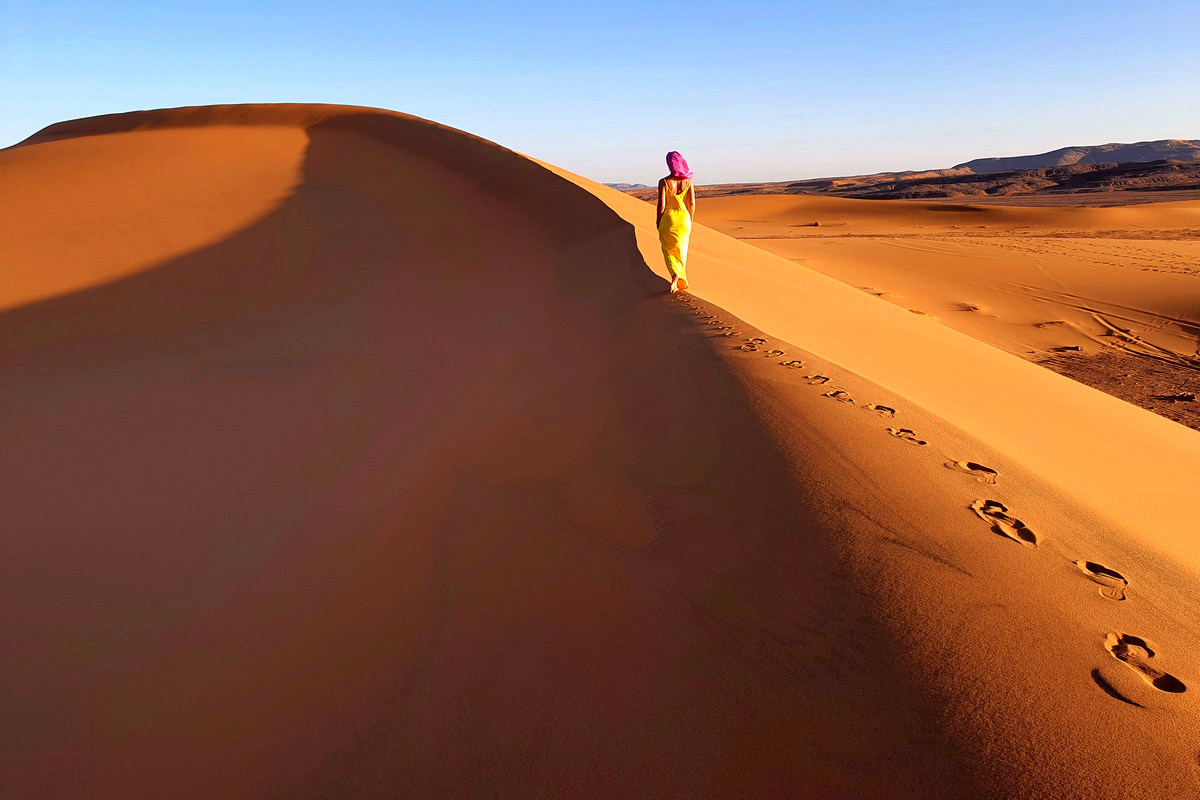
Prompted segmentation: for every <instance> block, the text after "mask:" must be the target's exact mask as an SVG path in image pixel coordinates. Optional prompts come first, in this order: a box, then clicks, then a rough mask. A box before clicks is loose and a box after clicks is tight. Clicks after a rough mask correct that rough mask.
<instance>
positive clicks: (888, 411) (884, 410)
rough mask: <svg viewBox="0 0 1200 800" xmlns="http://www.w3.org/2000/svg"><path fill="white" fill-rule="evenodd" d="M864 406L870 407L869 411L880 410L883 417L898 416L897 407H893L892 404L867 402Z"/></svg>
mask: <svg viewBox="0 0 1200 800" xmlns="http://www.w3.org/2000/svg"><path fill="white" fill-rule="evenodd" d="M863 408H865V409H868V410H869V411H878V412H879V416H881V417H894V416H896V409H894V408H892V407H891V406H881V405H879V404H878V403H867V404H866V405H865V406H863Z"/></svg>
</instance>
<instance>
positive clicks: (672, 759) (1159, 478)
mask: <svg viewBox="0 0 1200 800" xmlns="http://www.w3.org/2000/svg"><path fill="white" fill-rule="evenodd" d="M768 199H770V200H772V201H774V202H781V201H791V200H793V198H768ZM807 201H808V202H820V203H830V202H834V201H832V200H829V199H826V198H817V199H816V200H815V201H813V200H812V199H811V198H809V199H807ZM710 202H712V203H714V204H715V201H710ZM840 202H841V203H846V202H848V201H840ZM704 208H705V206H704V205H703V204H701V206H700V209H701V210H700V213H701V220H702V221H703V219H704V217H703V215H704V214H705V213H706V212H705V211H704ZM939 208H940V211H939V212H937V213H939V214H943V215H945V216H946V218H947V219H949V218H951V217H953V218H955V219H961V220H962V222H961V223H949V224H962V225H966V224H976V223H974V222H973V220H976V219H979V218H982V217H981V216H980V214H981V212H978V211H976V210H973V209H972V208H970V207H966V206H961V207H959V206H950V205H945V206H940V207H939ZM715 210H716V207H715V205H713V206H712V208H711V209H710V211H709V212H708V213H710V214H712V219H713V220H714V221H715V220H716V218H717V217H716V214H715V213H714V212H715ZM759 211H761V209H760V210H757V211H755V214H756V215H757V216H758V217H759V218H762V217H763V216H764V215H763V214H760V213H759ZM811 211H812V209H807V210H804V211H803V213H802V217H803V219H804V221H803V222H801V223H799V224H807V221H808V218H809V217H810V216H812V213H811ZM773 213H776V214H777V218H776V219H774V222H775V223H776V224H779V225H781V226H788V225H792V224H793V222H794V221H795V220H796V219H797V217H796V214H797V213H799V212H797V211H796V210H795V209H790V208H786V207H783V206H780V207H779V208H777V209H775V212H773ZM1179 213H1181V214H1182V213H1184V212H1183V211H1180V212H1179ZM820 214H821V216H823V217H825V218H826V219H828V218H829V213H828V212H827V211H821V212H820ZM1010 216H1011V215H1010ZM985 224H986V223H985ZM1131 224H1132V223H1131ZM821 230H824V228H822V229H821ZM0 241H3V242H4V247H3V248H0V274H2V275H3V278H4V279H3V281H2V282H0V308H3V311H2V312H0V436H2V437H3V441H4V446H3V447H2V448H0V548H2V549H0V553H2V554H3V558H0V570H2V571H3V574H2V575H0V615H2V619H3V626H4V658H3V659H0V715H2V716H3V719H4V726H5V734H4V740H5V742H4V748H3V749H2V751H0V776H3V777H2V778H0V781H2V782H3V785H2V791H0V793H2V794H3V795H4V796H5V797H13V798H39V800H42V799H48V798H80V797H87V798H130V797H159V796H161V797H172V798H190V797H195V798H211V797H285V798H310V797H311V798H328V797H337V798H359V797H362V798H366V797H395V796H403V797H431V798H435V797H436V798H442V797H447V798H448V797H505V798H507V797H511V798H530V797H546V798H562V797H614V798H617V797H619V798H635V797H647V798H649V797H654V798H663V797H670V798H696V797H811V798H877V797H887V798H912V799H913V800H916V799H917V798H920V799H921V800H934V799H944V800H964V799H965V798H971V799H973V798H987V799H988V800H1001V798H1003V799H1004V800H1014V799H1015V800H1036V799H1040V798H1047V797H1063V798H1068V797H1070V798H1083V797H1094V796H1097V794H1103V795H1104V796H1113V797H1122V798H1137V799H1144V800H1149V799H1150V798H1165V797H1170V798H1183V797H1189V796H1192V795H1194V793H1195V789H1196V786H1197V761H1196V743H1197V742H1200V540H1198V538H1197V530H1196V522H1195V511H1194V505H1195V503H1194V497H1195V476H1196V475H1197V474H1200V433H1197V432H1195V431H1192V430H1189V429H1188V428H1186V427H1184V426H1181V425H1178V424H1176V423H1174V422H1172V421H1170V420H1167V419H1163V418H1162V417H1160V416H1157V415H1155V414H1152V413H1150V412H1148V411H1145V410H1143V409H1140V408H1137V407H1135V406H1133V405H1130V404H1129V403H1125V402H1123V401H1120V400H1117V399H1115V398H1113V397H1111V396H1109V395H1107V394H1104V393H1102V392H1099V391H1096V390H1094V389H1092V388H1089V387H1088V386H1084V385H1082V384H1080V383H1077V382H1075V381H1072V380H1069V379H1067V378H1064V377H1062V376H1060V375H1057V374H1054V373H1053V372H1051V371H1049V370H1046V369H1044V368H1042V367H1040V366H1038V365H1036V364H1031V363H1029V362H1027V361H1025V360H1023V359H1022V358H1020V357H1018V356H1016V355H1013V354H1012V353H1010V352H1005V350H1004V349H1001V348H998V347H996V346H993V345H991V344H989V343H987V342H985V341H981V340H980V339H978V338H974V337H972V336H968V335H964V334H963V333H961V332H959V331H956V330H953V329H951V328H949V327H946V326H944V325H939V324H938V323H937V322H936V321H935V320H933V319H930V318H929V316H928V315H925V314H919V313H913V311H912V310H910V309H909V308H902V307H898V306H897V305H896V304H894V303H892V302H888V301H887V299H885V298H881V297H878V296H875V295H873V294H869V293H867V292H864V291H862V290H860V289H859V288H855V287H853V286H850V285H847V284H846V283H844V282H842V281H841V280H839V279H837V278H835V277H832V276H830V275H827V274H823V273H822V271H820V270H817V269H812V268H810V267H809V266H807V265H805V264H803V263H799V262H798V261H795V260H789V259H788V258H784V257H781V256H779V255H776V254H773V253H769V252H767V251H765V250H763V249H760V248H757V247H754V246H752V245H750V244H747V243H745V242H740V241H737V240H736V239H734V238H732V237H730V236H727V235H725V234H722V233H719V232H717V231H715V230H713V229H711V228H707V227H704V226H699V227H698V228H697V230H696V231H695V233H694V235H693V239H692V251H691V256H690V259H689V261H690V263H689V271H690V273H691V277H692V278H693V289H694V292H695V293H694V294H691V295H683V296H671V295H668V294H666V292H665V289H666V286H667V282H666V280H665V279H664V270H663V266H662V262H661V256H660V253H659V251H658V245H657V238H656V233H655V230H654V209H653V208H652V207H651V206H650V205H648V204H647V203H643V202H641V201H639V200H636V199H634V198H632V197H630V196H628V195H626V194H623V193H621V192H618V191H616V190H613V189H611V188H608V187H604V186H601V185H599V184H596V183H593V182H591V181H587V180H585V179H583V178H580V177H578V176H575V175H572V174H570V173H567V172H565V171H563V170H560V169H557V168H555V167H552V166H550V165H546V164H541V163H540V162H536V161H534V160H532V159H530V158H527V157H525V156H522V155H520V154H517V153H514V152H512V151H510V150H507V149H505V148H503V147H501V146H499V145H496V144H494V143H492V142H488V141H486V140H483V139H480V138H477V137H474V136H471V135H469V134H467V133H463V132H461V131H456V130H453V129H450V128H446V127H443V126H439V125H437V124H434V123H432V122H429V121H426V120H422V119H419V118H415V117H410V116H406V115H403V114H397V113H394V112H387V111H381V110H377V109H366V108H348V107H337V106H308V105H280V106H222V107H207V108H187V109H172V110H164V111H152V112H138V113H133V114H121V115H113V116H107V117H96V118H91V119H86V120H76V121H72V122H68V123H61V124H59V125H55V126H51V127H50V128H48V129H46V130H45V131H42V132H41V133H39V134H37V135H35V136H34V137H32V138H31V139H29V140H27V141H26V142H24V143H22V144H21V145H19V146H16V147H13V148H9V149H7V150H3V151H0ZM997 291H999V290H997ZM956 299H957V298H956ZM971 299H972V298H971V297H970V296H967V295H964V296H963V297H962V300H963V301H970V300H971ZM1060 301H1061V302H1065V300H1062V298H1060ZM1137 302H1138V301H1136V300H1135V299H1133V298H1130V299H1129V300H1128V302H1127V304H1128V305H1131V306H1132V305H1136V304H1137ZM981 305H985V304H983V303H981ZM916 310H917V311H921V310H923V309H920V308H917V309H916ZM980 311H983V312H984V313H986V311H985V310H984V309H980ZM963 313H968V312H963ZM971 313H976V312H971Z"/></svg>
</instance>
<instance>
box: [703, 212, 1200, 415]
mask: <svg viewBox="0 0 1200 800" xmlns="http://www.w3.org/2000/svg"><path fill="white" fill-rule="evenodd" d="M1047 202H1049V203H1050V204H1049V205H1047ZM1062 202H1063V199H1062V198H1051V199H1050V200H1049V201H1048V200H1046V199H1042V200H1041V204H1040V205H1033V204H1029V205H1023V206H1020V207H1008V206H1005V205H999V204H962V203H951V202H945V201H936V202H930V201H909V200H889V201H878V200H845V199H829V198H809V197H796V196H783V195H775V196H770V197H760V196H739V197H714V198H708V199H706V200H705V201H704V207H703V209H702V210H700V212H699V213H700V214H701V215H702V217H701V221H703V222H705V223H706V224H708V225H710V226H712V227H714V228H716V229H717V230H719V231H721V232H723V233H727V234H729V235H731V236H735V237H737V238H739V239H744V240H746V241H748V242H750V243H752V244H754V245H756V246H758V247H761V248H763V249H764V250H767V251H769V252H772V253H775V254H777V255H780V256H783V257H785V258H788V259H790V260H792V261H794V262H795V263H797V264H799V265H801V266H804V267H806V268H810V269H815V270H818V271H820V272H822V273H824V274H826V275H830V276H832V277H836V278H838V279H839V280H843V281H845V282H846V283H848V284H850V285H852V286H857V287H859V288H861V289H862V290H863V291H866V292H870V293H872V294H875V295H876V296H878V297H882V298H884V299H885V300H887V301H888V302H891V303H894V304H896V305H898V306H900V307H902V308H906V309H908V310H909V311H911V312H912V313H914V314H917V315H921V316H925V317H928V318H930V319H932V320H936V321H937V322H939V323H941V324H944V325H946V326H948V327H950V328H953V329H955V330H959V331H962V332H963V333H966V334H969V335H971V336H974V337H976V338H978V339H980V340H982V341H985V342H988V343H989V344H993V345H995V346H997V347H1000V348H1002V349H1004V350H1006V351H1008V352H1010V353H1014V354H1017V355H1020V356H1022V357H1024V358H1028V359H1029V360H1032V361H1036V362H1038V363H1041V364H1043V365H1045V366H1048V367H1049V368H1051V369H1053V370H1055V371H1057V372H1060V373H1062V374H1064V375H1069V376H1071V377H1073V378H1075V379H1076V380H1079V381H1082V382H1084V383H1087V384H1088V385H1091V386H1094V387H1096V388H1098V389H1101V390H1103V391H1106V392H1108V393H1110V394H1113V395H1115V396H1117V397H1120V398H1122V399H1124V400H1128V401H1129V402H1132V403H1136V404H1138V405H1140V406H1142V407H1143V408H1148V409H1151V410H1153V411H1155V412H1157V413H1159V414H1162V415H1163V416H1166V417H1169V418H1171V419H1174V420H1176V421H1178V422H1181V423H1183V424H1185V425H1189V426H1191V427H1193V428H1197V427H1200V403H1198V402H1196V401H1195V399H1194V397H1195V396H1196V395H1197V394H1198V393H1200V280H1197V278H1198V277H1200V201H1197V200H1188V201H1176V202H1164V203H1153V204H1139V205H1129V206H1122V207H1071V206H1064V205H1062ZM816 222H820V226H819V227H817V226H814V223H816ZM1188 397H1193V399H1192V400H1188V399H1187V398H1188Z"/></svg>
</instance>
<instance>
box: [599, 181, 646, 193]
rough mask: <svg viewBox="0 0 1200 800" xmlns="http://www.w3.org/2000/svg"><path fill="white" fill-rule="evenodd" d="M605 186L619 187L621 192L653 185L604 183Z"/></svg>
mask: <svg viewBox="0 0 1200 800" xmlns="http://www.w3.org/2000/svg"><path fill="white" fill-rule="evenodd" d="M604 185H605V186H611V187H612V188H614V189H620V190H621V191H622V192H630V191H633V190H635V189H653V188H654V187H653V186H651V185H649V184H646V183H606V184H604Z"/></svg>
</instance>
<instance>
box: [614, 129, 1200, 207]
mask: <svg viewBox="0 0 1200 800" xmlns="http://www.w3.org/2000/svg"><path fill="white" fill-rule="evenodd" d="M609 185H610V186H616V187H618V188H620V187H625V186H629V184H609ZM1179 190H1188V191H1200V139H1190V140H1189V139H1160V140H1158V141H1153V142H1135V143H1133V144H1098V145H1086V146H1080V147H1063V148H1061V149H1059V150H1052V151H1050V152H1049V153H1040V154H1038V155H1032V156H1010V157H1003V158H977V159H975V160H973V161H967V162H964V163H962V164H958V165H957V166H954V167H950V168H949V169H934V170H925V171H909V172H880V173H876V174H874V175H853V176H847V177H841V178H815V179H812V180H804V181H780V182H777V183H736V184H720V185H710V186H701V187H698V193H699V195H700V196H701V197H714V196H720V195H733V194H819V195H830V196H833V197H857V198H873V199H879V200H895V199H917V198H939V197H960V198H967V199H969V198H972V197H980V198H982V197H1013V196H1017V195H1070V194H1086V193H1091V194H1095V193H1098V192H1124V193H1129V192H1140V193H1153V192H1164V191H1179ZM625 191H629V192H630V193H631V194H633V195H634V196H636V197H641V198H642V199H652V197H653V194H654V189H653V187H650V186H646V187H639V186H636V185H635V186H633V187H630V188H628V189H625ZM1144 199H1145V198H1143V200H1144ZM1149 199H1154V198H1153V197H1152V196H1151V197H1150V198H1149Z"/></svg>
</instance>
